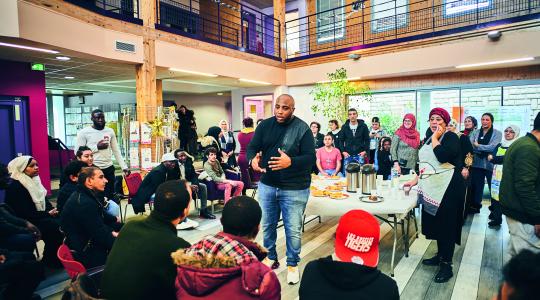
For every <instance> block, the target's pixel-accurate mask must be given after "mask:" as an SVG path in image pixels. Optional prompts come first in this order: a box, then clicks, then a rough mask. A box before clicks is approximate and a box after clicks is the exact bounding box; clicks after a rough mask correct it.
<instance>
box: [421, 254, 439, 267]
mask: <svg viewBox="0 0 540 300" xmlns="http://www.w3.org/2000/svg"><path fill="white" fill-rule="evenodd" d="M440 263H441V258H440V257H439V255H435V256H433V257H432V258H427V259H424V260H422V264H423V265H425V266H438V265H439V264H440Z"/></svg>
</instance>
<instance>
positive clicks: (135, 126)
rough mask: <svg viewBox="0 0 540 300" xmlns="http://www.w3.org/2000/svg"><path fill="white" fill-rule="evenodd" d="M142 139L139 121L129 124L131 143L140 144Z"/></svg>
mask: <svg viewBox="0 0 540 300" xmlns="http://www.w3.org/2000/svg"><path fill="white" fill-rule="evenodd" d="M140 138H141V136H140V133H139V121H131V122H129V141H130V142H131V143H138V142H139V141H140ZM137 156H138V155H137Z"/></svg>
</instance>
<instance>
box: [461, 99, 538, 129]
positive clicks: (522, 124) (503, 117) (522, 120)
mask: <svg viewBox="0 0 540 300" xmlns="http://www.w3.org/2000/svg"><path fill="white" fill-rule="evenodd" d="M485 112H490V113H492V114H493V118H494V121H493V127H494V128H495V129H497V130H499V131H501V132H503V131H504V129H506V128H507V127H508V125H517V126H519V128H520V129H521V134H520V135H525V133H526V132H527V131H529V130H530V129H531V128H532V124H531V113H532V112H531V106H529V105H516V106H499V107H484V106H481V107H465V114H464V115H465V116H473V117H475V118H476V119H477V120H478V127H480V120H481V119H482V115H483V114H484V113H485Z"/></svg>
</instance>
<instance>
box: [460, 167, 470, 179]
mask: <svg viewBox="0 0 540 300" xmlns="http://www.w3.org/2000/svg"><path fill="white" fill-rule="evenodd" d="M461 176H463V179H467V178H469V169H467V168H463V170H461Z"/></svg>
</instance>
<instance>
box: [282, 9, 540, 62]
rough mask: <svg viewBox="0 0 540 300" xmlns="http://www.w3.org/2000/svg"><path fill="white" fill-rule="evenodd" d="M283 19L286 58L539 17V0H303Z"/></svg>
mask: <svg viewBox="0 0 540 300" xmlns="http://www.w3.org/2000/svg"><path fill="white" fill-rule="evenodd" d="M306 3H307V6H308V7H307V12H308V14H309V15H307V16H304V17H300V18H299V19H296V20H291V21H288V22H286V23H285V32H286V45H287V57H286V61H287V62H293V61H298V60H302V59H307V58H314V57H319V56H325V55H332V54H337V53H342V52H349V51H354V50H361V49H366V48H373V47H378V46H385V45H392V44H398V43H404V42H410V41H415V40H421V39H428V38H434V37H438V36H445V35H452V34H457V33H461V32H466V31H473V30H478V29H483V28H487V27H491V26H497V25H503V24H509V23H515V22H523V21H527V20H533V19H538V18H539V17H540V0H371V1H365V0H360V1H354V2H352V3H350V4H348V5H343V6H339V7H335V6H334V7H333V8H331V9H327V8H329V7H331V5H332V4H331V3H338V4H339V3H344V0H337V1H330V0H327V1H326V0H325V1H322V0H320V1H319V0H317V1H307V2H306Z"/></svg>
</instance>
